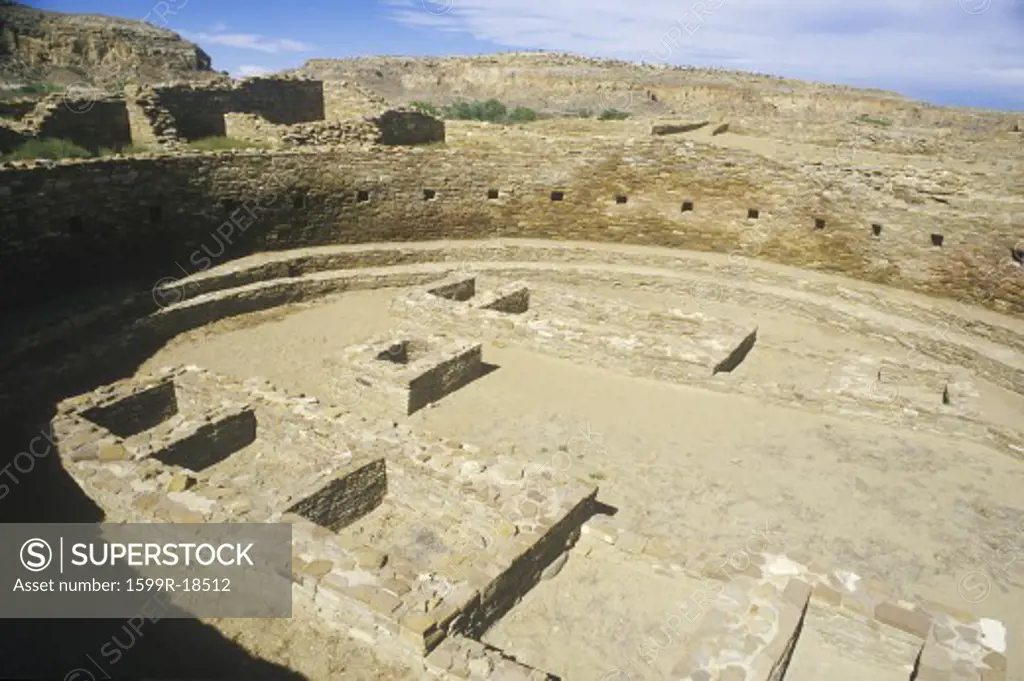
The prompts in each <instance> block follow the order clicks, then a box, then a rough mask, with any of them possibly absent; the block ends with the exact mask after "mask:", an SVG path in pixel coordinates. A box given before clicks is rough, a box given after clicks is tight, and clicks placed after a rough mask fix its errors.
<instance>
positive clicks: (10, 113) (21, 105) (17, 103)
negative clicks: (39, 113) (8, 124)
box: [0, 99, 36, 121]
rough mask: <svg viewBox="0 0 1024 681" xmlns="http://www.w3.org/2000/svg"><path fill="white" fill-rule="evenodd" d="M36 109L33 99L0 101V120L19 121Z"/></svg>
mask: <svg viewBox="0 0 1024 681" xmlns="http://www.w3.org/2000/svg"><path fill="white" fill-rule="evenodd" d="M34 108H36V100H35V99H9V100H6V101H0V118H11V119H13V120H16V121H17V120H21V119H22V118H24V117H25V115H26V114H28V113H29V112H30V111H32V109H34Z"/></svg>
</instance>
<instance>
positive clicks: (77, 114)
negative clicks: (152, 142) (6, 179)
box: [23, 97, 132, 152]
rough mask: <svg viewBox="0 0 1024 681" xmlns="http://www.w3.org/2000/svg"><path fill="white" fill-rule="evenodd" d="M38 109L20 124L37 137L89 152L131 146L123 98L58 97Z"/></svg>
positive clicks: (126, 110) (129, 129)
mask: <svg viewBox="0 0 1024 681" xmlns="http://www.w3.org/2000/svg"><path fill="white" fill-rule="evenodd" d="M44 106H45V108H44V109H41V108H39V107H37V108H36V109H35V110H34V111H33V112H32V113H31V114H29V115H28V116H26V117H25V120H24V121H23V122H25V123H27V124H29V125H33V126H35V129H36V136H38V137H40V138H48V137H53V138H57V139H65V140H71V141H72V142H74V143H75V144H77V145H78V146H80V147H84V148H86V149H89V150H90V151H94V152H95V151H99V150H100V149H102V148H108V149H120V148H122V147H124V146H127V145H129V144H131V142H132V133H131V127H130V125H129V122H128V109H127V107H126V106H125V103H124V100H123V99H104V100H99V101H70V100H65V98H63V97H60V98H58V99H57V100H56V101H52V100H48V101H47V103H46V104H45V105H44Z"/></svg>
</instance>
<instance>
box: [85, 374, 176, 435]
mask: <svg viewBox="0 0 1024 681" xmlns="http://www.w3.org/2000/svg"><path fill="white" fill-rule="evenodd" d="M177 413H178V399H177V394H176V393H175V391H174V382H173V381H164V382H162V383H158V384H157V385H155V386H152V387H149V388H145V389H143V390H140V391H138V392H134V393H131V394H128V395H123V396H120V397H117V398H115V399H114V400H112V401H110V402H109V403H106V404H101V405H97V406H95V407H92V408H91V409H87V410H86V411H84V412H83V413H82V415H83V416H84V417H85V418H87V419H88V420H90V421H92V422H93V423H95V424H96V425H98V426H100V427H101V428H106V429H107V430H109V431H110V432H111V433H113V434H114V435H117V436H118V437H122V438H124V437H131V436H132V435H138V434H139V433H141V432H143V431H146V430H150V429H151V428H155V427H156V426H158V425H159V424H161V423H163V422H164V421H166V420H168V419H169V418H171V417H172V416H174V415H175V414H177Z"/></svg>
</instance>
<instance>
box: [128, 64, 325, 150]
mask: <svg viewBox="0 0 1024 681" xmlns="http://www.w3.org/2000/svg"><path fill="white" fill-rule="evenodd" d="M127 96H128V98H129V100H130V102H129V111H130V112H131V114H132V117H133V119H134V120H133V121H132V130H133V131H136V132H137V134H138V135H139V138H140V139H143V138H145V139H153V140H156V141H161V142H162V141H165V140H164V139H163V138H172V139H173V138H180V139H184V140H186V141H192V140H198V139H202V138H204V137H220V136H223V135H225V134H226V133H227V128H226V123H225V120H224V116H225V114H228V113H243V114H252V115H256V116H259V117H261V118H263V119H265V120H266V121H267V122H268V123H271V124H275V125H291V124H295V123H308V122H311V121H321V120H323V119H324V94H323V83H321V82H320V81H313V80H298V79H290V78H249V79H246V80H243V81H241V82H239V83H233V84H231V85H225V84H174V85H162V86H154V87H148V88H135V89H132V90H129V91H128V93H127Z"/></svg>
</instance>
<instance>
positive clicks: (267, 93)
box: [225, 78, 324, 125]
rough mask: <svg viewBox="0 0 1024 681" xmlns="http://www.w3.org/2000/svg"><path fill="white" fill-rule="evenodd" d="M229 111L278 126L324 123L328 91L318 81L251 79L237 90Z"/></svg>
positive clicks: (228, 107) (231, 98) (229, 100)
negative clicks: (260, 118)
mask: <svg viewBox="0 0 1024 681" xmlns="http://www.w3.org/2000/svg"><path fill="white" fill-rule="evenodd" d="M225 111H236V112H241V113H252V114H257V115H259V116H262V117H263V118H265V119H267V120H268V121H270V122H271V123H275V124H277V125H290V124H293V123H308V122H310V121H322V120H323V119H324V89H323V83H321V82H320V81H318V80H294V79H287V78H249V79H247V80H243V81H242V82H241V83H239V84H238V85H237V87H235V88H234V89H233V90H232V92H231V96H230V97H229V98H228V101H227V108H226V109H225Z"/></svg>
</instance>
